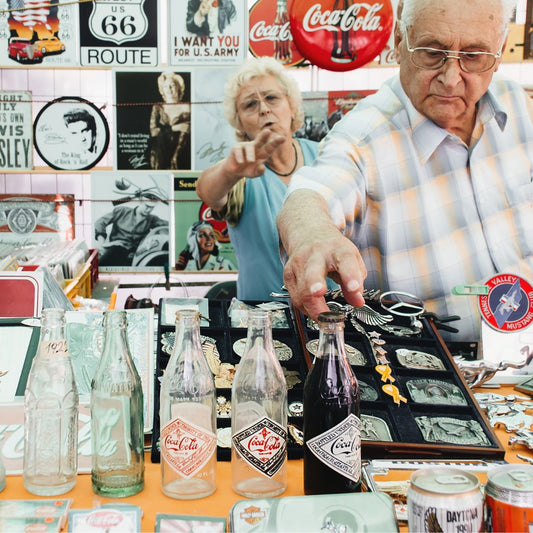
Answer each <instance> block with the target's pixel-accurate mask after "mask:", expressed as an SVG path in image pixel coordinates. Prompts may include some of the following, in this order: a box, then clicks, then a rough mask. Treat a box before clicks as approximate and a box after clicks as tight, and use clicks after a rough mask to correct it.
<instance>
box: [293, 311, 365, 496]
mask: <svg viewBox="0 0 533 533" xmlns="http://www.w3.org/2000/svg"><path fill="white" fill-rule="evenodd" d="M318 327H319V344H318V351H317V354H316V357H315V360H314V361H313V366H312V367H311V370H310V371H309V373H308V375H307V378H306V380H305V384H304V396H303V403H304V424H303V433H304V490H305V494H326V493H340V492H358V491H360V490H361V422H360V418H359V416H360V414H359V384H358V382H357V379H356V377H355V374H354V373H353V370H352V368H351V366H350V363H349V362H348V358H347V357H346V353H345V349H344V314H343V313H341V312H336V311H328V312H325V313H321V314H320V315H319V316H318Z"/></svg>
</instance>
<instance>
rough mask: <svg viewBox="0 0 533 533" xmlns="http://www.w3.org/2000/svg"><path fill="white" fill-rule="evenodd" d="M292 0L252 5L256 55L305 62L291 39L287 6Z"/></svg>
mask: <svg viewBox="0 0 533 533" xmlns="http://www.w3.org/2000/svg"><path fill="white" fill-rule="evenodd" d="M291 2H292V0H258V1H257V2H256V3H255V4H254V5H253V6H252V7H251V8H250V15H249V17H250V20H249V26H250V34H249V43H248V46H249V48H250V52H251V53H252V54H253V55H254V56H255V57H263V56H271V57H273V58H274V59H276V60H277V61H279V62H280V63H282V64H283V65H285V66H287V67H292V66H296V65H300V64H301V63H302V62H303V61H305V58H304V56H303V55H302V54H301V53H300V52H299V50H298V48H296V45H295V44H294V40H293V38H292V33H291V26H290V21H289V14H288V6H289V5H290V4H291Z"/></svg>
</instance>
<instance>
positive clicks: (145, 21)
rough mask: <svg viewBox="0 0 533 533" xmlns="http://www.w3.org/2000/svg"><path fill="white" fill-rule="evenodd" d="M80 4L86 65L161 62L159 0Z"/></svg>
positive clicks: (118, 0) (107, 0) (83, 52)
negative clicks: (157, 0) (159, 57)
mask: <svg viewBox="0 0 533 533" xmlns="http://www.w3.org/2000/svg"><path fill="white" fill-rule="evenodd" d="M79 7H80V23H79V24H80V61H81V64H82V65H83V66H90V67H94V66H105V67H110V66H137V67H144V66H146V67H149V66H155V65H157V64H158V48H157V2H156V1H154V0H99V1H96V2H82V3H80V6H79Z"/></svg>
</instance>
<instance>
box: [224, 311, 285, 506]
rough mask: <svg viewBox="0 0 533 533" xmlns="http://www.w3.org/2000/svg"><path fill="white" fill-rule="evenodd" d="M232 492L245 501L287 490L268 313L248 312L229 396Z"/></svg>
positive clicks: (279, 377)
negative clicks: (245, 335)
mask: <svg viewBox="0 0 533 533" xmlns="http://www.w3.org/2000/svg"><path fill="white" fill-rule="evenodd" d="M231 434H232V446H231V474H232V486H233V490H234V491H235V492H236V493H237V494H240V495H241V496H246V497H249V498H257V497H262V498H267V497H273V496H277V495H279V494H281V493H283V492H284V491H285V489H286V488H287V383H286V381H285V375H284V374H283V370H282V368H281V365H280V363H279V360H278V358H277V357H276V353H275V351H274V346H273V343H272V322H271V316H270V312H268V311H265V310H263V309H251V310H250V311H249V312H248V333H247V338H246V346H245V349H244V353H243V356H242V359H241V361H240V363H239V366H238V368H237V371H236V373H235V377H234V379H233V386H232V392H231Z"/></svg>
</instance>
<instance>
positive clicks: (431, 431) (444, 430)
mask: <svg viewBox="0 0 533 533" xmlns="http://www.w3.org/2000/svg"><path fill="white" fill-rule="evenodd" d="M415 421H416V423H417V425H418V427H419V429H420V431H421V433H422V436H423V437H424V440H426V441H427V442H448V443H452V444H463V445H474V446H489V445H490V441H489V440H488V439H487V437H486V435H485V433H484V431H483V428H482V427H481V424H480V423H479V422H477V421H476V420H472V419H469V420H462V419H460V418H450V417H432V416H417V417H415Z"/></svg>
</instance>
